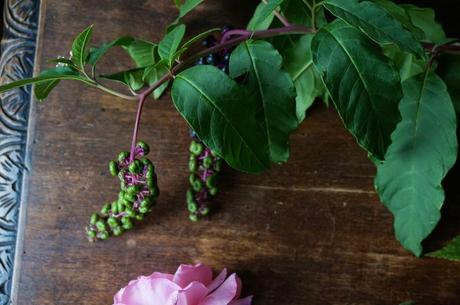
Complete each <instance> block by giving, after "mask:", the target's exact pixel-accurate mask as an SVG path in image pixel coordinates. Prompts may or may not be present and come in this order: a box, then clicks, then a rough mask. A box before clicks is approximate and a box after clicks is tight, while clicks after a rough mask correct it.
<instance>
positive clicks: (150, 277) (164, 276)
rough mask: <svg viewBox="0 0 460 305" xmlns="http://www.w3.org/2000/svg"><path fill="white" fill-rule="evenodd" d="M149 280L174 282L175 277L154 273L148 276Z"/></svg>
mask: <svg viewBox="0 0 460 305" xmlns="http://www.w3.org/2000/svg"><path fill="white" fill-rule="evenodd" d="M148 278H149V279H168V280H170V281H172V280H173V278H174V275H172V274H169V273H161V272H154V273H152V274H151V275H149V276H148Z"/></svg>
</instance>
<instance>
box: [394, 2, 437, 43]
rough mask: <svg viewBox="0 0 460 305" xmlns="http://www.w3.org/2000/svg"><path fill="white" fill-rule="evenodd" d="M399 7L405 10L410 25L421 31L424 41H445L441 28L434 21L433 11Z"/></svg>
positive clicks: (411, 6)
mask: <svg viewBox="0 0 460 305" xmlns="http://www.w3.org/2000/svg"><path fill="white" fill-rule="evenodd" d="M401 6H402V7H403V8H404V9H405V10H406V12H407V14H408V15H409V17H410V20H411V22H412V24H413V25H415V26H416V27H418V28H419V29H421V30H422V31H423V33H424V40H428V41H431V42H434V43H439V42H442V41H443V40H445V39H446V34H445V33H444V30H443V29H442V26H441V25H440V24H439V23H438V22H436V20H435V13H434V10H433V9H431V8H421V7H417V6H415V5H410V4H405V5H401Z"/></svg>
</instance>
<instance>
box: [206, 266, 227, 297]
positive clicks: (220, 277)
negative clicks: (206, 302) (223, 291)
mask: <svg viewBox="0 0 460 305" xmlns="http://www.w3.org/2000/svg"><path fill="white" fill-rule="evenodd" d="M226 277H227V268H224V269H223V270H222V271H221V272H220V273H219V275H218V276H217V277H216V278H215V279H214V280H213V281H212V282H211V284H209V285H208V289H209V292H213V291H214V290H216V289H217V287H219V286H220V285H221V284H222V283H223V282H224V281H225V278H226Z"/></svg>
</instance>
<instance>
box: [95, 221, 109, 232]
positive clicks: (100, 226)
mask: <svg viewBox="0 0 460 305" xmlns="http://www.w3.org/2000/svg"><path fill="white" fill-rule="evenodd" d="M96 228H97V229H98V231H105V230H106V229H107V227H106V225H105V222H104V221H103V220H99V221H97V222H96Z"/></svg>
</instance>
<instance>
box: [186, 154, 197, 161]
mask: <svg viewBox="0 0 460 305" xmlns="http://www.w3.org/2000/svg"><path fill="white" fill-rule="evenodd" d="M188 160H189V161H196V156H195V155H193V154H191V155H190V157H189V158H188Z"/></svg>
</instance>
